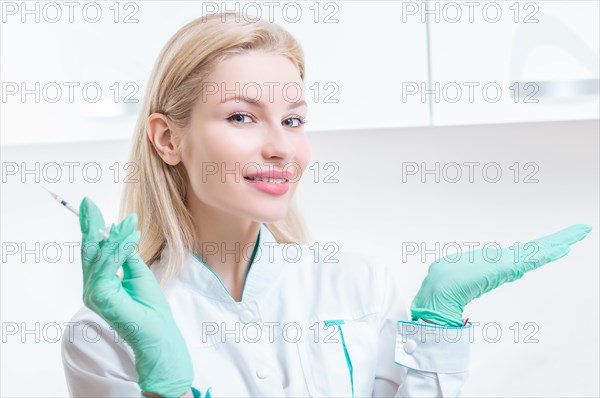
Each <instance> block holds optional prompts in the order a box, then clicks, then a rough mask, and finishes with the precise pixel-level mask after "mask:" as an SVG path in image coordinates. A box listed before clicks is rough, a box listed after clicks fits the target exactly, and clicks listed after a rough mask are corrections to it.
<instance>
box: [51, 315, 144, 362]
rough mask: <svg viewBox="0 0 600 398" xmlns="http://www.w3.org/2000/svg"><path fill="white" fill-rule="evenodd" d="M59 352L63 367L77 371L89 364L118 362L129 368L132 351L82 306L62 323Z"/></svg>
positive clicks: (98, 318)
mask: <svg viewBox="0 0 600 398" xmlns="http://www.w3.org/2000/svg"><path fill="white" fill-rule="evenodd" d="M65 326H66V327H65V332H64V334H63V336H62V339H61V351H62V358H63V363H64V364H65V366H70V367H72V368H77V367H79V366H81V365H82V364H86V363H91V361H96V360H100V358H104V359H105V360H110V359H118V360H119V361H120V362H121V363H123V364H133V358H134V356H133V351H132V350H131V348H130V347H129V345H128V344H127V343H126V342H125V341H124V340H123V339H122V338H121V337H120V336H119V335H118V334H117V333H116V331H115V330H114V329H112V328H111V327H110V325H108V323H107V322H106V321H105V320H104V319H102V318H101V317H100V316H99V315H98V314H96V313H95V312H94V311H92V310H90V309H89V308H87V307H86V306H82V307H81V308H79V310H77V311H76V312H75V314H74V315H73V316H72V317H71V318H70V319H69V321H68V322H65Z"/></svg>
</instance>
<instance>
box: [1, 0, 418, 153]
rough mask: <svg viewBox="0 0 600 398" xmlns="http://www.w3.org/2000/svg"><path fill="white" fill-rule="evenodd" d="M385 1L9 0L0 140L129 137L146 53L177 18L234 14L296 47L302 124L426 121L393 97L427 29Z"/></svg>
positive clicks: (327, 126) (153, 51)
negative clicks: (301, 71) (290, 38)
mask: <svg viewBox="0 0 600 398" xmlns="http://www.w3.org/2000/svg"><path fill="white" fill-rule="evenodd" d="M400 7H401V6H400V5H399V4H396V3H394V2H387V1H380V2H366V1H361V2H353V1H351V2H283V3H279V2H271V3H270V2H265V3H258V2H233V3H227V2H154V1H147V2H144V1H142V2H89V3H86V2H84V3H68V4H67V3H60V2H58V3H57V2H50V3H42V2H34V3H31V4H28V3H23V2H11V3H10V6H9V8H8V9H7V10H3V18H4V19H5V21H3V25H2V38H1V48H2V57H1V65H0V67H1V72H2V81H3V87H2V93H3V99H2V121H1V129H2V139H1V140H2V141H1V142H2V145H12V144H30V143H42V142H47V143H48V142H65V141H93V140H115V139H130V137H131V136H132V134H133V129H134V124H135V120H136V117H137V111H138V109H139V105H140V102H139V101H140V100H141V98H142V95H143V93H144V91H145V86H146V84H147V79H148V77H149V75H150V71H151V69H152V66H153V65H154V62H155V60H156V57H157V56H158V54H159V52H160V50H161V48H162V46H163V45H164V44H165V43H166V42H167V40H168V39H169V38H170V37H171V36H172V35H173V34H174V33H175V32H176V31H177V30H178V29H179V28H180V27H182V26H183V25H185V24H186V23H187V22H189V21H191V20H193V19H195V18H198V17H200V16H201V15H206V14H208V13H214V12H221V11H238V12H241V13H242V14H243V15H245V16H246V17H247V18H249V19H252V18H254V17H255V16H257V14H260V15H259V16H260V18H261V19H264V20H269V21H272V22H275V23H279V24H281V25H283V26H284V27H285V28H287V29H288V30H289V31H290V32H291V33H292V34H293V35H294V36H295V37H296V38H297V39H298V40H299V41H300V44H301V45H302V47H303V49H304V51H305V56H306V87H305V93H304V94H305V97H306V100H307V102H308V104H309V112H308V120H309V123H307V125H306V131H320V130H332V129H336V130H337V129H357V128H373V127H397V126H405V125H424V124H428V122H429V120H428V113H427V109H426V105H425V104H423V103H422V102H420V101H418V100H417V99H414V100H409V101H402V96H401V95H400V90H401V89H402V83H403V82H404V81H421V80H423V79H424V78H425V76H426V74H427V67H426V65H427V59H426V48H425V45H424V44H425V26H424V25H423V24H422V23H420V22H419V21H416V20H415V21H413V22H411V23H407V24H400V23H397V13H398V12H399V11H400Z"/></svg>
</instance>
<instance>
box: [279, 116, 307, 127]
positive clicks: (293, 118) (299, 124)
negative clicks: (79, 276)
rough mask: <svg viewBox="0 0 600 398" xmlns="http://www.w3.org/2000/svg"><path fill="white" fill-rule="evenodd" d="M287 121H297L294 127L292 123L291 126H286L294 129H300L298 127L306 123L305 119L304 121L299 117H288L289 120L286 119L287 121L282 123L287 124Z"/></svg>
mask: <svg viewBox="0 0 600 398" xmlns="http://www.w3.org/2000/svg"><path fill="white" fill-rule="evenodd" d="M288 120H297V122H296V124H295V125H294V124H293V123H292V125H290V124H289V123H288V124H287V126H288V127H294V128H297V127H300V126H302V125H303V124H304V123H306V119H304V118H303V117H301V116H295V117H290V118H287V119H285V121H284V122H287V121H288Z"/></svg>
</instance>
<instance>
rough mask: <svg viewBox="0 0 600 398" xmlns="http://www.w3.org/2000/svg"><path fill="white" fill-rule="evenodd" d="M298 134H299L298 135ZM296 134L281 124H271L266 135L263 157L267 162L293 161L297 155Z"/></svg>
mask: <svg viewBox="0 0 600 398" xmlns="http://www.w3.org/2000/svg"><path fill="white" fill-rule="evenodd" d="M296 134H298V133H296ZM293 137H294V132H293V131H290V130H289V128H286V127H284V126H283V125H282V124H281V123H277V122H274V123H269V125H268V127H267V131H266V133H265V135H264V142H263V146H262V152H263V153H262V155H263V157H264V158H265V159H266V160H270V161H273V160H281V161H282V162H284V163H285V162H288V161H291V160H292V158H293V156H294V153H295V144H296V142H295V140H294V138H293Z"/></svg>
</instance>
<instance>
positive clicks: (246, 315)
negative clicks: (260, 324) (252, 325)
mask: <svg viewBox="0 0 600 398" xmlns="http://www.w3.org/2000/svg"><path fill="white" fill-rule="evenodd" d="M253 317H254V315H253V314H252V312H251V311H249V310H244V311H242V312H241V313H240V321H242V322H243V323H249V322H251V321H252V318H253Z"/></svg>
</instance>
